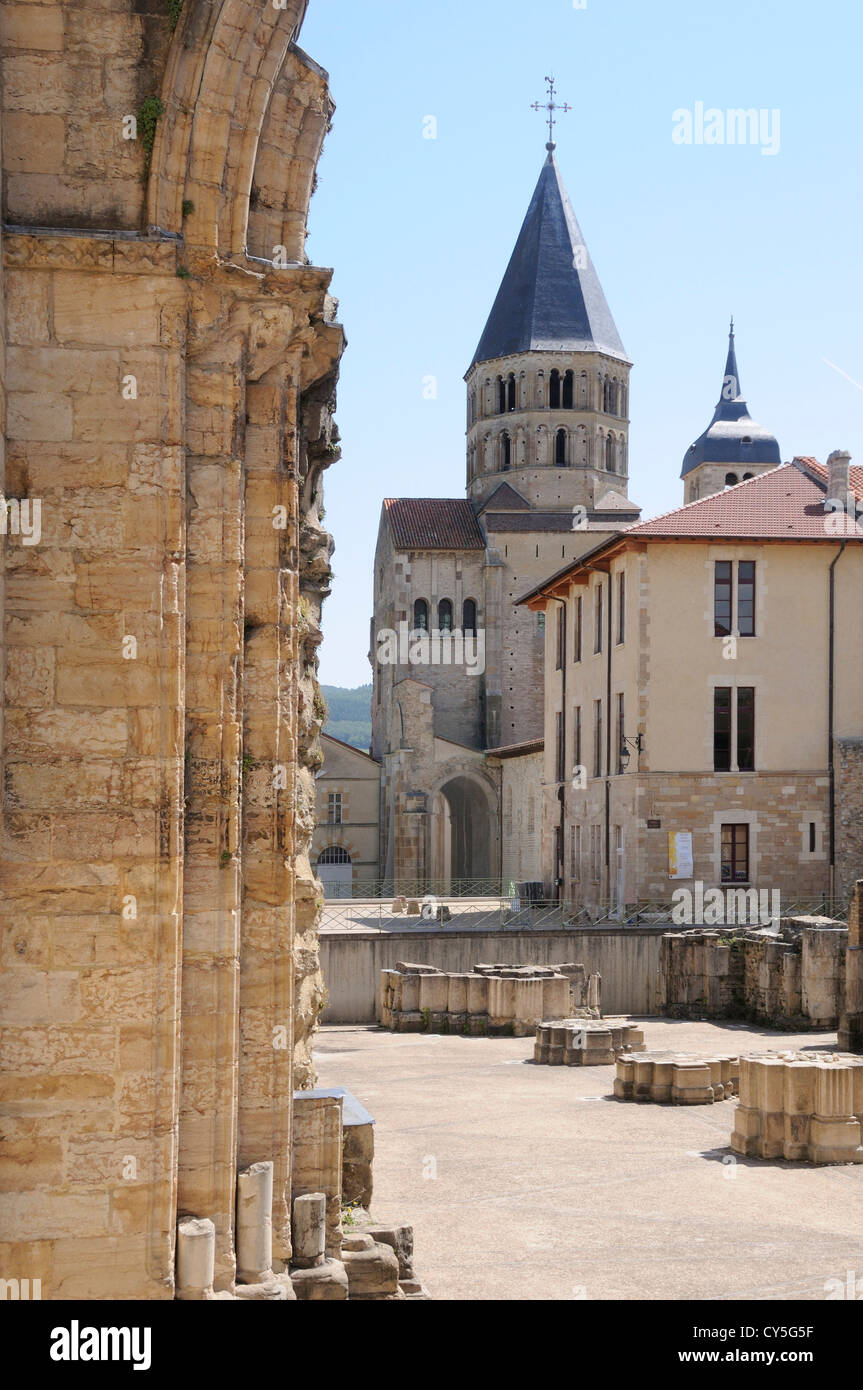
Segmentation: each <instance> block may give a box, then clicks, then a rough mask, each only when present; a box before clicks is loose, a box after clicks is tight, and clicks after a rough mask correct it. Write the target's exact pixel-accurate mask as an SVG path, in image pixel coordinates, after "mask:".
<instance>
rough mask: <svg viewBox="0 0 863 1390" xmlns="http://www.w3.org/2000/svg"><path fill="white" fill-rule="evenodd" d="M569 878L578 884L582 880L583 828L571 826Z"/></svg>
mask: <svg viewBox="0 0 863 1390" xmlns="http://www.w3.org/2000/svg"><path fill="white" fill-rule="evenodd" d="M569 876H570V878H571V879H573V880H574V882H576V883H578V881H579V879H580V878H581V826H580V825H573V826H570V830H569Z"/></svg>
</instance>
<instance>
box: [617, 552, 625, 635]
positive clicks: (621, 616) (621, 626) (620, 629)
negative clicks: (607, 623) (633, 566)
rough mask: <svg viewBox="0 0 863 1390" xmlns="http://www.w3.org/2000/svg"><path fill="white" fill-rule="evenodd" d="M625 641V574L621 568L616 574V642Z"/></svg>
mask: <svg viewBox="0 0 863 1390" xmlns="http://www.w3.org/2000/svg"><path fill="white" fill-rule="evenodd" d="M625 641H626V575H625V574H624V572H623V570H621V571H620V574H619V575H618V576H617V642H618V645H620V644H621V643H622V642H625Z"/></svg>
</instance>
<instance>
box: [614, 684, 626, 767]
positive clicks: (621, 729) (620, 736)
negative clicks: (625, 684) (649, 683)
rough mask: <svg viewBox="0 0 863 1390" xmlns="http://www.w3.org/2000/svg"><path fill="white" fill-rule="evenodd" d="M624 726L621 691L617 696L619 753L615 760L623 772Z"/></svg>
mask: <svg viewBox="0 0 863 1390" xmlns="http://www.w3.org/2000/svg"><path fill="white" fill-rule="evenodd" d="M624 727H625V726H624V722H623V694H622V692H621V693H620V694H619V695H618V697H617V754H616V759H615V761H616V762H617V771H618V773H621V772H623V758H622V756H621V754H622V753H623V732H624Z"/></svg>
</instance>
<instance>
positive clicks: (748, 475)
mask: <svg viewBox="0 0 863 1390" xmlns="http://www.w3.org/2000/svg"><path fill="white" fill-rule="evenodd" d="M754 477H755V474H754V473H744V474H743V478H742V482H744V483H745V482H747V481H748V480H749V479H750V478H754Z"/></svg>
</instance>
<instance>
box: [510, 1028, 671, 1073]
mask: <svg viewBox="0 0 863 1390" xmlns="http://www.w3.org/2000/svg"><path fill="white" fill-rule="evenodd" d="M643 1051H644V1034H643V1032H642V1031H641V1029H640V1028H638V1027H636V1026H635V1024H633V1023H629V1022H626V1023H625V1022H624V1021H623V1020H622V1019H614V1018H603V1019H601V1020H598V1021H596V1022H592V1021H588V1020H586V1019H582V1018H559V1019H553V1020H551V1021H550V1022H544V1023H541V1024H540V1025H539V1027H538V1028H537V1030H536V1042H535V1043H534V1045H533V1060H534V1062H536V1063H537V1064H539V1065H542V1066H548V1067H599V1066H604V1065H607V1064H608V1063H610V1062H614V1060H615V1059H616V1058H617V1057H619V1056H620V1055H621V1053H623V1052H643Z"/></svg>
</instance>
